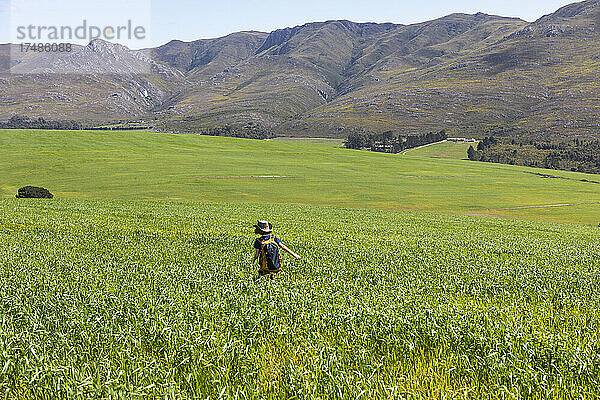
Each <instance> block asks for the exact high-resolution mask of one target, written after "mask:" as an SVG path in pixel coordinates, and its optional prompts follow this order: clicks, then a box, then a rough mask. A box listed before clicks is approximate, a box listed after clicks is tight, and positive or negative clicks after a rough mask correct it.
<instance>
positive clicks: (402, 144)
mask: <svg viewBox="0 0 600 400" xmlns="http://www.w3.org/2000/svg"><path fill="white" fill-rule="evenodd" d="M446 139H448V135H446V131H443V130H442V131H439V132H437V133H433V132H430V133H427V134H421V135H396V134H395V133H394V132H392V131H387V132H383V133H376V134H369V133H353V134H350V135H349V136H348V138H347V139H346V141H345V143H344V146H345V147H346V148H347V149H354V150H370V151H376V152H380V153H394V154H395V153H400V152H402V151H404V150H407V149H413V148H415V147H420V146H425V145H427V144H431V143H437V142H441V141H443V140H446Z"/></svg>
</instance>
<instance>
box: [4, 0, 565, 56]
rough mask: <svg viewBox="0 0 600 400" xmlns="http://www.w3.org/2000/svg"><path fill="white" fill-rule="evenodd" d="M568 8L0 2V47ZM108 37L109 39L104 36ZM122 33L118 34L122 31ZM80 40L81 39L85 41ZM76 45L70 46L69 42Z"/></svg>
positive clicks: (381, 1)
mask: <svg viewBox="0 0 600 400" xmlns="http://www.w3.org/2000/svg"><path fill="white" fill-rule="evenodd" d="M572 2H573V1H570V0H566V1H565V0H526V1H524V0H504V1H501V0H490V1H481V0H479V1H477V0H455V1H437V0H421V1H414V0H412V1H403V0H370V1H365V0H343V1H342V0H333V1H331V0H300V1H295V2H289V1H281V0H263V1H255V0H246V1H242V0H220V1H214V0H213V1H210V2H209V1H203V0H201V1H193V0H169V1H158V0H101V1H98V0H96V1H81V0H52V1H48V0H0V43H5V42H9V41H12V42H21V41H23V40H17V28H18V27H19V26H27V25H35V26H41V25H44V26H59V27H61V26H67V25H68V26H71V27H72V28H73V29H74V28H76V27H77V26H80V25H81V23H82V21H83V20H84V19H85V20H86V21H87V22H88V24H93V25H97V26H98V27H100V28H106V27H108V26H110V27H113V26H125V25H126V24H127V23H128V21H132V23H133V25H134V26H138V25H139V26H143V27H144V30H145V31H146V37H144V40H143V41H139V40H137V41H136V40H132V41H129V39H128V38H125V39H123V38H121V40H114V41H117V42H120V43H123V44H126V45H129V46H131V47H134V48H140V47H146V46H150V45H152V46H155V45H159V44H163V43H166V42H168V41H169V40H171V39H180V40H186V41H190V40H196V39H201V38H213V37H219V36H224V35H227V34H229V33H232V32H237V31H242V30H257V31H264V32H270V31H272V30H275V29H278V28H284V27H288V26H295V25H301V24H303V23H306V22H313V21H324V20H331V19H348V20H351V21H355V22H393V23H400V24H410V23H416V22H423V21H427V20H431V19H434V18H438V17H442V16H445V15H448V14H451V13H455V12H464V13H476V12H478V11H481V12H484V13H487V14H496V15H503V16H510V17H519V18H522V19H525V20H527V21H534V20H536V19H538V18H539V17H541V16H543V15H545V14H549V13H551V12H554V11H555V10H557V9H558V8H560V7H562V6H564V5H567V4H569V3H572ZM110 32H112V31H110ZM124 32H125V31H124ZM85 40H87V38H86V39H85ZM71 42H77V40H71Z"/></svg>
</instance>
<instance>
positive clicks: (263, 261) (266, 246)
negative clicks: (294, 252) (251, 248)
mask: <svg viewBox="0 0 600 400" xmlns="http://www.w3.org/2000/svg"><path fill="white" fill-rule="evenodd" d="M260 269H261V271H265V272H267V271H268V272H279V270H281V255H280V254H279V246H278V245H277V243H276V242H275V236H274V235H271V236H270V237H269V239H267V240H264V241H263V240H261V241H260Z"/></svg>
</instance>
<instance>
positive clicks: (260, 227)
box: [254, 221, 273, 235]
mask: <svg viewBox="0 0 600 400" xmlns="http://www.w3.org/2000/svg"><path fill="white" fill-rule="evenodd" d="M254 228H256V229H255V230H254V231H255V232H256V233H259V234H260V233H262V234H265V235H267V234H269V233H271V232H273V225H272V224H271V223H270V222H268V221H258V223H257V224H256V225H254Z"/></svg>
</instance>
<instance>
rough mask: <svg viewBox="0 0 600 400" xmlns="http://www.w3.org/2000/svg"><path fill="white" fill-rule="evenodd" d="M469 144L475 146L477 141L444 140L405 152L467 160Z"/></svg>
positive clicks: (414, 154) (422, 155) (413, 154)
mask: <svg viewBox="0 0 600 400" xmlns="http://www.w3.org/2000/svg"><path fill="white" fill-rule="evenodd" d="M469 146H473V147H475V148H477V143H464V142H448V141H446V142H442V143H436V144H432V145H430V146H424V147H420V148H418V149H411V150H407V151H406V153H407V154H410V155H412V156H421V157H431V158H450V159H455V160H467V150H468V149H469Z"/></svg>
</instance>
